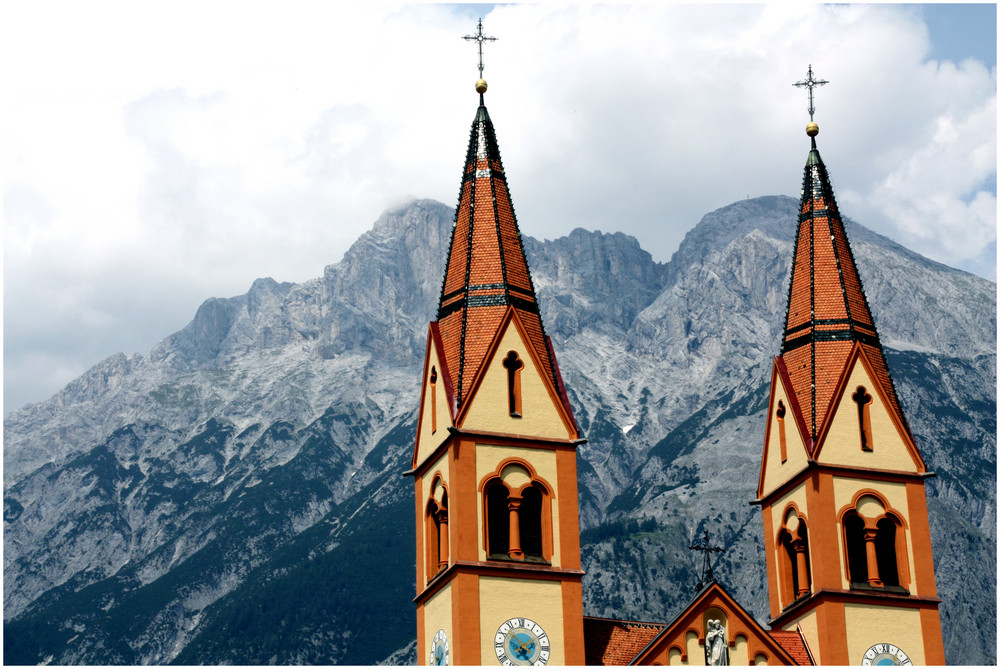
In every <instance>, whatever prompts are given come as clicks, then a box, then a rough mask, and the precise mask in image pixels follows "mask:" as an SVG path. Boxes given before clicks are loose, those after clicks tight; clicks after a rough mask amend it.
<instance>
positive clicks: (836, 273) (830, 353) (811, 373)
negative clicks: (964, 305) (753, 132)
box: [781, 65, 908, 441]
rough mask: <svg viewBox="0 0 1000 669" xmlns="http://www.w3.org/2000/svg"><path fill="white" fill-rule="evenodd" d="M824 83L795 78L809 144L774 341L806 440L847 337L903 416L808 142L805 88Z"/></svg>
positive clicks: (841, 362) (824, 409)
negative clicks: (781, 319) (778, 339)
mask: <svg viewBox="0 0 1000 669" xmlns="http://www.w3.org/2000/svg"><path fill="white" fill-rule="evenodd" d="M826 83H828V82H826V81H825V80H816V79H814V78H813V76H812V66H811V65H810V66H809V76H808V78H807V80H806V81H802V82H798V83H796V84H795V85H796V86H804V87H808V89H809V121H810V122H809V125H808V126H807V127H806V134H808V135H809V136H810V137H811V139H812V148H811V150H810V151H809V156H808V158H807V159H806V166H805V172H804V175H803V177H802V199H801V202H800V205H799V224H798V230H797V232H796V236H795V246H794V251H793V254H794V255H793V257H792V258H793V259H792V271H791V280H790V282H789V290H788V312H787V315H786V318H785V332H784V337H783V340H782V345H781V357H782V358H783V360H784V362H785V367H786V369H787V371H788V376H789V378H790V381H791V385H792V387H793V389H794V392H795V395H796V399H797V400H798V406H799V409H800V410H801V412H802V418H803V419H804V420H805V421H806V423H807V427H808V432H809V437H810V438H811V439H812V440H813V441H815V439H816V437H817V435H818V433H819V432H820V430H821V429H822V427H823V424H824V421H825V420H826V418H827V415H828V412H829V411H830V408H831V406H830V404H831V401H832V399H833V394H834V391H835V390H836V386H837V381H838V379H839V378H840V376H841V374H842V372H843V370H844V367H845V366H846V364H847V360H848V358H849V356H850V355H851V351H852V349H853V347H854V343H855V342H857V343H859V344H860V345H861V347H862V349H863V350H864V352H865V353H866V354H867V356H868V359H869V361H870V362H871V363H872V366H873V367H874V368H875V370H874V371H875V375H876V376H877V377H878V380H879V382H880V383H881V384H882V386H883V388H884V389H885V391H886V393H887V394H888V395H889V402H890V404H891V405H892V407H893V409H894V410H895V411H896V412H897V413H898V414H899V416H900V417H902V415H903V413H902V410H901V408H900V405H899V400H898V398H897V397H896V391H895V388H894V387H893V384H892V379H891V378H890V376H889V368H888V366H887V365H886V362H885V354H884V352H883V351H882V345H881V343H880V342H879V338H878V332H876V330H875V321H874V320H873V319H872V314H871V309H870V308H869V307H868V300H867V299H866V297H865V293H864V290H863V288H862V286H861V277H860V275H859V274H858V269H857V265H856V264H855V262H854V255H853V254H852V252H851V247H850V245H849V244H848V242H847V234H846V232H845V231H844V223H843V220H842V219H841V216H840V210H839V209H838V208H837V201H836V199H835V198H834V195H833V187H832V186H831V185H830V177H829V175H828V174H827V171H826V165H824V164H823V159H822V158H820V155H819V150H818V149H817V148H816V135H817V134H818V133H819V126H818V125H817V124H816V123H815V122H813V120H812V119H813V113H814V112H815V111H816V110H815V107H814V106H813V88H814V87H815V86H819V85H823V84H826ZM904 422H905V421H904ZM907 429H908V428H907Z"/></svg>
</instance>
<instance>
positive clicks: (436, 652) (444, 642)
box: [430, 630, 448, 667]
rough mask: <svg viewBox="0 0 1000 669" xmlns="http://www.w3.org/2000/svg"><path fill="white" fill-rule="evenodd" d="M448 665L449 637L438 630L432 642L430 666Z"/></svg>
mask: <svg viewBox="0 0 1000 669" xmlns="http://www.w3.org/2000/svg"><path fill="white" fill-rule="evenodd" d="M446 664H448V635H447V634H445V633H444V630H438V631H437V634H435V635H434V640H433V641H431V661H430V665H431V666H432V667H433V666H438V667H443V666H445V665H446Z"/></svg>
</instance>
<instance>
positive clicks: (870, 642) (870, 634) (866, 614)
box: [844, 604, 927, 665]
mask: <svg viewBox="0 0 1000 669" xmlns="http://www.w3.org/2000/svg"><path fill="white" fill-rule="evenodd" d="M844 614H845V617H846V619H847V655H848V658H847V661H848V662H849V663H850V664H861V659H862V657H864V654H865V651H867V650H868V649H869V648H871V647H872V646H874V645H875V644H877V643H891V644H892V645H894V646H898V647H899V648H901V649H902V650H903V652H905V653H906V654H907V656H908V657H909V658H910V661H911V662H913V664H915V665H923V664H927V660H926V658H925V656H924V639H923V635H922V630H923V627H922V626H921V624H920V611H919V610H917V609H904V608H900V607H887V606H872V605H865V604H845V605H844Z"/></svg>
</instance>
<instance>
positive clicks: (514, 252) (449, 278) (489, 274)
mask: <svg viewBox="0 0 1000 669" xmlns="http://www.w3.org/2000/svg"><path fill="white" fill-rule="evenodd" d="M509 306H513V307H514V309H515V310H516V312H517V315H518V317H519V319H520V321H521V323H522V324H523V325H524V329H525V330H526V331H527V335H528V339H529V343H530V345H531V346H532V347H533V348H534V349H535V352H536V354H537V356H538V358H539V360H540V361H541V365H542V368H543V372H544V373H545V374H546V375H547V377H548V378H549V379H550V380H551V381H552V382H553V385H554V387H555V388H556V389H557V391H559V390H560V389H561V386H562V383H561V379H560V378H559V372H558V366H557V365H556V364H555V358H554V355H553V354H552V352H551V349H550V348H549V347H548V346H547V345H546V337H545V331H544V329H543V327H542V318H541V315H540V314H539V311H538V302H537V299H536V297H535V289H534V286H533V285H532V282H531V274H530V272H529V270H528V263H527V260H526V259H525V255H524V247H523V246H522V244H521V233H520V231H519V230H518V226H517V219H516V217H515V216H514V206H513V204H512V203H511V199H510V193H509V191H508V189H507V179H506V176H505V175H504V171H503V164H502V163H501V161H500V149H499V147H498V145H497V140H496V134H495V132H494V130H493V122H492V121H491V120H490V116H489V113H487V111H486V107H485V106H483V105H480V107H479V109H478V111H477V112H476V118H475V120H474V121H473V123H472V132H471V134H470V137H469V149H468V153H467V154H466V160H465V169H464V170H463V176H462V187H461V191H460V193H459V199H458V208H457V209H456V211H455V227H454V228H453V230H452V238H451V247H450V249H449V251H448V262H447V264H446V266H445V275H444V282H443V285H442V288H441V301H440V304H439V306H438V324H439V329H440V333H441V343H442V346H443V349H444V357H445V358H446V360H447V363H448V364H447V367H448V372H449V374H450V376H451V379H450V380H451V385H452V388H454V390H455V400H456V404H457V406H458V408H459V409H461V407H462V404H463V402H464V401H465V399H466V397H467V395H468V392H469V389H470V387H471V386H472V383H473V381H474V380H475V378H476V375H477V373H478V372H479V370H480V367H482V365H483V363H484V359H485V356H486V354H487V349H488V348H489V346H490V344H491V343H492V341H493V338H494V337H495V335H496V334H497V331H498V329H499V327H500V324H501V321H502V320H503V317H504V314H505V313H506V312H507V309H508V307H509ZM564 404H567V405H568V403H566V402H564ZM568 408H569V407H568V406H567V409H568ZM569 415H570V416H572V412H570V414H569Z"/></svg>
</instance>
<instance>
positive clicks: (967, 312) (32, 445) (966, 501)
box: [4, 197, 996, 664]
mask: <svg viewBox="0 0 1000 669" xmlns="http://www.w3.org/2000/svg"><path fill="white" fill-rule="evenodd" d="M452 217H453V210H452V209H451V208H450V207H446V206H444V205H442V204H439V203H436V202H432V201H427V200H423V201H416V202H413V203H410V204H408V205H406V206H404V207H402V208H400V209H397V210H395V211H391V212H387V213H386V214H384V215H383V216H382V217H380V218H379V220H378V221H376V223H375V225H374V227H373V229H372V230H370V231H369V232H367V233H365V234H364V235H362V236H361V237H360V238H359V239H358V241H357V242H356V243H355V244H354V245H353V246H352V247H351V249H350V250H349V251H348V252H347V253H346V254H345V256H344V258H343V259H342V260H341V261H340V262H339V263H337V264H334V265H330V266H329V267H327V268H326V270H325V271H324V274H323V276H322V277H320V278H317V279H313V280H311V281H307V282H305V283H302V284H290V283H278V282H276V281H274V280H272V279H259V280H257V281H255V282H254V284H253V285H252V286H251V287H250V290H249V291H248V292H247V293H246V294H245V295H241V296H238V297H234V298H228V299H215V298H213V299H210V300H207V301H206V302H205V303H204V304H202V306H201V307H200V308H199V309H198V311H197V313H196V314H195V317H194V319H193V320H192V321H191V323H190V324H188V325H187V326H186V327H185V328H184V329H183V330H181V331H179V332H177V333H175V334H174V335H171V336H170V337H168V338H167V339H165V340H164V341H162V342H160V343H159V344H157V345H156V346H155V347H153V349H152V350H151V351H150V352H149V353H148V354H146V355H140V354H135V355H131V356H125V355H120V354H119V355H115V356H112V357H111V358H108V359H107V360H104V361H102V362H101V363H99V364H98V365H96V366H94V367H93V368H92V369H91V370H89V371H88V372H87V373H85V374H84V375H83V376H81V377H80V378H78V379H76V380H75V381H73V382H72V383H70V384H69V385H68V386H66V388H64V389H63V390H62V391H60V392H59V393H58V394H56V395H55V396H54V397H53V398H51V399H49V400H47V401H45V402H42V403H39V404H35V405H30V406H27V407H24V408H23V409H19V410H17V411H14V412H11V414H9V415H8V416H7V417H6V419H5V424H4V439H5V449H4V549H5V550H4V576H5V578H4V588H5V589H4V660H5V662H7V663H14V664H33V663H39V662H50V663H56V664H117V663H122V664H145V663H156V664H165V663H171V662H174V663H180V664H220V663H234V664H265V663H279V664H288V663H295V664H316V663H319V664H335V663H346V664H371V663H376V662H381V661H389V662H395V663H407V662H409V663H413V662H414V661H415V656H414V654H413V653H414V652H415V645H414V643H413V638H414V634H415V623H414V611H413V604H412V603H411V601H410V599H411V598H412V596H413V593H414V584H413V579H414V573H415V568H414V545H415V542H414V535H413V532H414V530H413V520H412V519H413V499H412V495H413V491H412V483H411V482H410V481H409V480H408V479H404V478H403V477H402V475H401V474H402V472H403V471H405V470H406V469H408V468H409V460H410V457H411V449H412V446H413V438H414V430H415V423H416V409H417V402H418V397H417V392H418V388H419V378H420V370H421V366H422V356H423V351H424V345H425V336H426V328H427V322H428V321H429V320H430V319H431V318H432V317H433V316H434V313H435V308H436V305H437V301H438V298H439V291H440V282H441V275H442V270H443V266H444V256H445V253H446V249H447V244H448V240H449V233H450V229H451V222H452ZM796 220H797V203H796V201H795V200H792V199H791V198H787V197H764V198H756V199H752V200H744V201H740V202H737V203H734V204H732V205H730V206H728V207H724V208H722V209H720V210H718V211H715V212H712V213H710V214H708V215H707V216H705V217H704V219H703V220H702V221H701V222H700V223H699V224H698V225H697V226H696V227H694V228H693V229H692V230H691V231H690V232H689V233H688V235H687V236H686V238H685V240H684V242H683V243H682V244H681V246H680V248H679V249H678V251H677V253H676V254H675V255H674V257H673V258H672V259H671V260H670V262H668V263H657V262H654V261H653V260H652V258H651V257H650V255H649V254H648V253H646V252H645V251H643V250H642V249H641V248H640V246H639V244H638V242H637V241H636V240H635V239H633V238H631V237H628V236H627V235H624V234H621V233H615V234H604V233H601V232H588V231H584V230H579V229H578V230H574V231H573V232H572V233H571V234H570V235H568V236H566V237H563V238H560V239H556V240H553V241H548V240H546V241H537V240H534V239H531V238H528V237H525V239H524V244H525V249H526V252H527V254H528V260H529V263H530V265H531V269H532V276H533V279H534V282H535V286H536V290H537V293H538V296H539V303H540V305H541V309H542V315H543V320H544V323H545V327H546V330H547V332H548V333H549V335H550V336H551V337H552V339H553V342H554V346H555V350H556V353H557V355H558V358H559V364H560V368H561V370H562V374H563V377H564V379H565V381H566V385H567V389H568V392H569V396H570V400H571V402H572V404H573V407H574V410H575V412H576V416H577V420H578V422H579V423H580V426H581V428H582V429H583V431H584V433H585V434H586V436H587V437H588V439H589V441H588V442H587V443H586V444H585V445H583V446H582V447H581V448H580V450H579V457H578V464H579V476H580V505H581V523H582V526H583V534H582V540H583V556H584V567H585V569H586V570H587V576H586V577H585V580H584V598H585V602H584V610H585V613H587V614H590V615H606V616H615V617H621V618H631V619H650V620H661V621H662V620H669V619H671V618H672V617H673V615H675V614H676V613H677V612H678V611H679V610H680V608H681V607H683V606H684V605H685V604H686V603H687V602H688V600H689V599H690V597H691V595H692V588H693V586H694V584H695V582H696V581H697V568H698V565H699V561H698V557H697V556H695V555H693V554H692V553H691V551H689V550H688V549H687V546H688V544H689V543H690V540H691V538H692V537H694V536H695V534H696V533H698V532H700V531H701V529H703V528H708V529H710V530H711V532H712V534H713V539H715V540H717V541H720V542H721V543H722V545H724V546H725V548H726V552H725V553H724V554H723V555H722V557H721V559H720V561H719V563H718V566H717V568H716V574H717V575H718V576H719V578H720V580H722V581H723V582H724V583H725V584H726V586H727V588H728V589H729V590H730V591H731V592H733V594H734V595H735V596H736V597H737V598H738V599H739V600H740V602H741V603H742V604H743V605H744V606H746V607H747V608H748V609H749V610H751V611H752V612H753V613H754V614H755V615H756V616H757V618H758V619H759V620H761V621H766V619H767V601H766V586H765V579H764V558H763V552H762V541H761V534H762V532H763V527H762V522H761V518H760V515H759V513H760V512H759V510H758V508H757V507H754V506H750V505H749V504H748V502H749V501H750V500H751V499H753V497H754V492H755V487H756V480H757V474H758V472H759V467H760V454H761V449H762V444H763V429H764V412H765V409H766V406H765V405H766V400H767V390H768V388H767V384H768V382H769V375H770V366H771V359H772V357H773V356H774V355H775V354H776V353H777V352H778V351H777V349H778V345H779V341H780V330H781V327H782V322H783V316H784V307H785V300H786V299H787V290H788V268H789V266H790V263H791V247H792V239H793V237H794V229H795V222H796ZM525 227H527V228H529V229H530V225H527V226H525ZM848 234H849V235H850V237H851V243H852V245H853V248H854V251H855V255H856V257H857V261H858V265H859V267H860V270H861V274H862V279H863V281H864V285H865V289H866V291H867V294H868V298H869V302H870V304H871V306H872V310H873V312H874V316H875V319H876V322H877V325H878V328H879V332H880V334H881V337H882V340H883V342H884V343H885V345H886V348H887V355H888V361H889V365H890V366H891V371H892V374H893V379H894V382H895V385H896V388H897V391H898V393H899V396H900V401H901V402H902V404H903V407H904V410H905V411H906V415H907V417H908V419H909V422H910V426H911V428H912V430H913V432H914V434H915V436H916V439H917V442H918V444H919V446H920V447H921V449H922V452H923V455H924V458H925V459H926V460H927V462H928V465H929V466H930V468H931V469H932V470H934V471H935V472H936V474H937V475H936V477H935V478H932V479H930V480H929V481H928V495H929V500H928V504H929V508H930V514H931V526H932V542H933V546H934V560H935V565H936V568H937V580H938V588H939V594H940V596H941V598H942V600H943V601H942V604H941V614H942V624H943V628H944V635H945V646H946V654H947V657H948V661H949V663H960V664H987V663H995V662H996V639H995V635H993V634H992V631H991V629H990V626H988V625H982V624H980V623H981V621H982V620H995V619H996V286H995V284H993V283H991V282H988V281H985V280H983V279H980V278H977V277H974V276H972V275H969V274H966V273H964V272H960V271H958V270H954V269H951V268H948V267H945V266H943V265H940V264H937V263H934V262H932V261H930V260H927V259H926V258H923V257H921V256H919V255H917V254H915V253H912V252H911V251H908V250H906V249H905V248H903V247H901V246H899V245H898V244H895V243H893V242H891V241H890V240H888V239H886V238H884V237H881V236H879V235H876V234H874V233H872V232H870V231H868V230H866V229H865V228H863V227H861V226H858V225H855V224H852V223H848ZM969 565H975V568H974V569H970V568H969Z"/></svg>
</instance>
